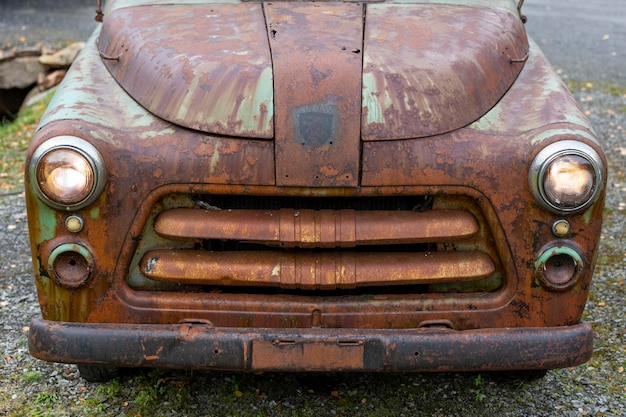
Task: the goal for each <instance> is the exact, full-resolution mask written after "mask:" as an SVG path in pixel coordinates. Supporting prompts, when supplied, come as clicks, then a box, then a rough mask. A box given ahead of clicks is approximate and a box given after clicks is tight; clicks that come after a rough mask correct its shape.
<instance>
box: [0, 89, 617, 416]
mask: <svg viewBox="0 0 626 417" xmlns="http://www.w3.org/2000/svg"><path fill="white" fill-rule="evenodd" d="M582 87H583V89H584V90H586V91H583V92H581V93H577V97H578V99H579V101H580V103H581V105H582V106H583V108H584V109H585V110H586V111H587V113H588V116H589V117H590V119H591V120H592V122H593V123H594V125H595V127H596V130H597V131H598V133H599V135H600V136H601V137H603V138H605V139H606V143H605V150H606V152H607V156H608V158H609V161H610V167H609V169H610V177H609V186H608V200H607V205H606V221H605V230H604V236H603V240H602V244H601V245H602V250H601V254H600V257H599V264H598V267H597V273H596V276H595V279H594V285H593V289H592V295H591V297H590V300H589V303H588V305H587V310H586V314H585V320H586V321H590V322H592V323H593V325H594V330H595V331H596V347H595V353H594V357H593V359H592V360H591V361H590V362H589V363H587V364H585V365H582V366H580V367H577V368H573V369H562V370H556V371H550V372H548V374H547V376H546V377H545V378H543V379H541V380H535V381H525V380H522V379H518V378H516V377H515V376H513V375H501V374H495V375H494V374H484V373H483V374H398V375H395V374H391V375H390V374H322V375H319V374H314V375H310V374H279V373H266V374H239V373H223V372H213V373H209V372H206V373H199V372H183V371H162V370H155V371H142V372H138V373H134V374H128V375H122V376H121V377H120V378H119V379H117V380H115V381H113V382H111V383H107V384H95V383H88V382H86V381H85V380H83V379H82V378H80V376H79V373H78V371H77V369H76V368H75V367H74V366H72V365H61V364H48V363H44V362H41V361H38V360H35V359H33V358H32V357H30V356H29V354H28V349H27V346H26V332H27V330H28V327H27V326H28V323H29V320H30V319H31V318H32V317H34V316H37V315H38V314H39V310H38V305H37V300H36V295H35V288H34V285H33V279H32V275H31V263H30V258H29V250H28V244H27V237H26V234H27V224H26V213H25V207H24V201H23V196H21V195H4V196H2V197H0V233H1V234H2V239H0V354H1V355H2V360H1V362H0V415H7V416H29V415H50V416H52V415H54V416H57V415H75V416H82V415H105V416H126V415H134V416H137V415H144V416H145V415H163V416H173V415H185V416H224V415H238V416H240V415H249V416H268V415H271V416H305V415H311V416H313V415H315V416H318V415H374V416H413V415H426V416H431V415H432V416H474V415H475V416H482V415H499V416H626V373H624V367H625V366H626V348H625V346H626V303H625V302H624V298H625V297H624V296H625V293H626V286H625V284H624V277H625V276H626V273H625V272H626V253H625V249H624V248H626V218H625V215H626V199H625V197H624V196H625V194H624V191H625V190H626V138H625V135H624V129H623V127H624V126H626V97H625V96H623V95H622V96H619V95H615V94H613V95H611V94H608V93H604V92H602V91H600V90H601V89H600V88H598V87H594V86H591V85H586V86H582ZM622 90H623V89H622ZM621 94H624V92H623V91H622V92H621Z"/></svg>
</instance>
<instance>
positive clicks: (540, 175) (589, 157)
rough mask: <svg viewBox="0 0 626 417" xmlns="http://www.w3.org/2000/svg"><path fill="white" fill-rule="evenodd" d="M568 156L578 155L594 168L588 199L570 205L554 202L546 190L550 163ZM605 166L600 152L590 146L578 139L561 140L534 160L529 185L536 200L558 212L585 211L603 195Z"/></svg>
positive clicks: (547, 147) (543, 150)
mask: <svg viewBox="0 0 626 417" xmlns="http://www.w3.org/2000/svg"><path fill="white" fill-rule="evenodd" d="M566 156H577V157H580V158H583V159H585V160H586V161H587V162H588V163H589V165H590V166H591V168H592V170H593V178H592V184H591V190H590V191H589V192H588V196H587V198H586V199H584V200H583V201H581V202H580V203H579V204H576V205H573V206H568V205H559V203H558V202H557V201H553V200H552V199H551V198H550V196H549V195H548V193H547V192H546V189H545V183H546V175H547V173H548V170H549V168H550V166H551V165H552V164H553V163H554V162H555V161H557V160H559V159H561V158H563V157H566ZM603 172H604V165H603V162H602V159H601V158H600V155H599V154H598V153H597V152H596V151H595V150H594V149H593V148H592V147H591V146H589V145H587V144H586V143H583V142H579V141H576V140H561V141H558V142H554V143H551V144H550V145H548V146H546V147H545V148H544V149H542V150H541V151H540V152H539V153H538V154H537V156H535V158H534V159H533V161H532V163H531V165H530V171H529V175H528V185H529V187H530V191H531V193H532V194H533V196H534V197H535V200H537V202H538V203H539V204H540V205H541V206H542V207H544V208H545V209H546V210H548V211H551V212H553V213H556V214H561V215H562V214H574V213H580V212H581V211H584V210H585V209H587V208H588V207H589V206H591V205H592V204H593V203H594V202H596V201H597V199H598V197H599V196H600V191H601V189H602V184H603V183H604V174H603Z"/></svg>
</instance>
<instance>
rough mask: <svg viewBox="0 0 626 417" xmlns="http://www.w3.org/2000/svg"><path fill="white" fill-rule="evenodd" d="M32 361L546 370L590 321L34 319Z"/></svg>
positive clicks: (572, 351)
mask: <svg viewBox="0 0 626 417" xmlns="http://www.w3.org/2000/svg"><path fill="white" fill-rule="evenodd" d="M29 348H30V352H31V354H32V355H33V356H35V357H37V358H39V359H43V360H46V361H54V362H63V363H85V364H110V365H115V366H120V367H138V366H149V367H163V368H189V369H219V370H265V371H451V370H455V371H460V370H465V371H477V370H484V371H487V370H513V369H552V368H562V367H568V366H574V365H578V364H581V363H584V362H586V361H587V360H589V358H590V357H591V353H592V348H593V336H592V330H591V325H589V324H578V325H574V326H567V327H552V328H507V329H483V330H467V331H454V330H445V329H439V328H422V329H404V330H356V329H310V328H307V329H254V328H215V327H211V326H208V325H204V324H177V325H155V324H126V325H120V324H93V323H91V324H90V323H61V322H53V321H46V320H41V319H34V320H33V321H32V322H31V327H30V335H29Z"/></svg>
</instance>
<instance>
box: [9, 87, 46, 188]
mask: <svg viewBox="0 0 626 417" xmlns="http://www.w3.org/2000/svg"><path fill="white" fill-rule="evenodd" d="M51 98H52V93H49V94H48V95H47V96H46V97H45V99H44V100H42V101H40V102H37V103H35V104H33V105H32V106H30V107H28V108H26V109H24V111H22V112H21V113H20V114H19V115H18V117H17V118H16V119H15V120H14V121H13V122H5V121H0V194H9V193H15V192H19V191H21V190H22V188H23V186H24V160H25V157H26V149H27V148H28V144H29V142H30V138H31V136H32V135H33V132H34V131H35V128H36V127H37V123H39V119H40V118H41V115H42V114H43V112H44V110H45V109H46V106H47V105H48V103H49V102H50V99H51Z"/></svg>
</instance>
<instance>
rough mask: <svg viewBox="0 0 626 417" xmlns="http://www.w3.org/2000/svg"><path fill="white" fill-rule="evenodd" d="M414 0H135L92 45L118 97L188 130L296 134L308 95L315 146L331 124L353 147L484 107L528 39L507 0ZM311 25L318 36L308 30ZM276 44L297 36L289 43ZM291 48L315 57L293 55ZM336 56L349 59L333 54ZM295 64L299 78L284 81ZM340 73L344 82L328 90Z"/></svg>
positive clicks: (467, 116)
mask: <svg viewBox="0 0 626 417" xmlns="http://www.w3.org/2000/svg"><path fill="white" fill-rule="evenodd" d="M425 1H426V2H425V3H420V4H406V3H402V4H390V3H376V4H357V3H350V5H349V6H346V3H332V2H318V3H302V2H294V3H287V2H280V3H274V4H279V5H280V6H279V7H280V10H279V11H278V12H276V13H271V12H270V13H268V10H269V8H271V7H272V4H265V3H253V2H246V3H232V2H231V3H223V4H203V3H202V2H200V1H191V2H189V3H188V4H178V5H172V4H169V5H168V4H161V5H147V4H143V5H142V2H141V1H135V2H134V3H133V2H131V3H132V7H120V8H112V10H109V14H108V15H107V16H106V17H105V23H104V28H103V31H102V34H101V36H100V39H99V41H98V47H99V50H100V54H101V57H102V59H103V61H104V62H105V64H106V66H107V68H108V69H109V71H110V72H111V74H112V75H113V77H114V78H115V79H116V80H117V81H118V83H119V84H120V85H121V86H122V87H123V88H124V89H125V90H126V91H127V92H128V94H129V95H131V96H132V97H133V98H134V99H135V100H136V101H137V102H139V103H140V104H141V105H142V106H144V107H145V108H146V109H148V110H149V111H150V112H152V113H153V114H155V115H157V116H158V117H160V118H163V119H165V120H168V121H170V122H172V123H175V124H178V125H181V126H185V127H188V128H192V129H197V130H201V131H204V132H209V133H216V134H224V135H230V136H240V137H250V138H261V139H263V138H265V139H271V138H275V137H276V135H277V130H279V129H280V128H279V126H281V125H283V126H286V129H285V130H283V131H282V132H281V135H282V136H285V137H284V138H283V139H284V140H289V139H288V138H286V137H289V136H295V135H296V134H297V133H298V132H297V128H295V127H294V126H295V125H294V123H296V122H295V121H294V120H292V119H293V117H295V116H294V113H293V111H294V108H289V106H296V107H299V108H305V107H302V106H307V105H308V106H309V107H308V108H309V109H313V110H314V111H313V113H315V115H314V116H311V117H308V116H307V118H306V123H307V128H308V129H310V128H312V127H314V126H312V125H311V123H316V121H318V122H320V123H325V126H324V128H323V129H322V132H323V133H324V132H325V133H324V134H325V135H331V136H332V135H334V136H332V137H321V136H320V134H313V135H312V136H311V138H314V140H315V141H316V143H315V146H318V147H319V146H323V145H325V144H327V143H334V142H333V139H334V138H335V137H336V136H338V135H340V134H341V132H343V134H349V135H356V136H357V143H356V144H357V145H358V140H360V139H363V140H390V139H403V138H414V137H423V136H430V135H435V134H440V133H444V132H448V131H451V130H455V129H458V128H460V127H463V126H465V125H467V124H469V123H471V122H473V121H475V120H476V119H478V118H479V117H480V116H481V115H482V114H484V113H485V112H487V111H488V110H489V109H490V108H492V107H493V106H494V105H495V104H496V103H497V101H498V100H499V99H500V98H501V97H502V96H503V95H504V93H505V92H506V91H507V89H508V88H509V87H510V86H511V84H512V83H513V81H514V80H515V78H516V77H517V75H518V73H519V71H520V70H521V67H522V65H523V60H524V57H525V56H526V54H527V51H528V44H527V40H526V36H525V33H524V27H523V24H522V23H521V21H520V19H519V16H518V15H517V12H516V10H515V8H514V7H511V5H513V6H514V3H513V2H512V1H511V2H509V1H503V2H502V3H500V2H498V1H494V2H493V3H491V4H497V5H498V6H501V7H491V6H489V7H488V5H489V4H490V3H488V2H484V1H480V0H462V1H461V0H458V3H460V4H442V3H443V1H437V2H432V3H431V2H430V1H428V0H425ZM165 3H167V2H165ZM114 4H115V3H114ZM276 7H278V6H276ZM348 9H349V10H348ZM275 10H278V9H275ZM346 13H348V14H349V16H348V18H346V16H347V15H346ZM303 16H305V17H303ZM365 17H366V19H365ZM276 19H278V20H276ZM303 19H304V20H306V21H307V29H306V30H302V31H298V30H287V31H285V32H284V33H283V32H281V24H282V25H285V26H284V27H287V26H288V25H290V24H292V23H293V22H299V21H302V20H303ZM334 19H335V20H336V21H337V24H333V20H334ZM342 19H343V22H345V21H348V20H350V21H352V20H355V21H356V22H357V23H356V27H355V24H349V25H345V24H343V23H342ZM317 21H319V22H320V25H319V28H320V29H319V30H317V29H316V27H317V26H316V22H317ZM322 22H324V23H322ZM329 30H330V31H331V33H329V32H328V31H329ZM322 31H324V33H322ZM348 31H349V32H348ZM318 34H319V35H320V42H316V40H315V39H311V38H310V37H311V36H317V35H318ZM322 35H323V36H322ZM353 41H356V43H354V42H353ZM285 45H286V46H289V45H296V46H298V45H306V48H304V47H301V48H299V53H296V54H289V53H287V52H288V49H287V48H285V47H284V46H285ZM304 49H307V50H309V51H311V52H312V54H311V56H315V57H316V59H317V60H320V61H319V62H322V64H320V65H318V64H317V62H311V60H307V59H303V57H306V56H307V55H306V51H305V50H304ZM346 55H350V56H351V58H345V56H346ZM350 59H351V60H352V61H355V60H356V61H355V62H356V63H357V65H353V64H351V63H349V64H346V62H347V61H349V60H350ZM352 61H351V62H352ZM335 63H336V64H335ZM300 75H301V76H302V77H305V78H306V77H308V78H307V79H306V80H305V82H304V83H305V84H306V86H303V85H300V84H298V83H296V81H297V78H298V77H299V76H300ZM327 78H332V79H334V80H335V81H334V82H326V81H327ZM341 80H344V82H343V83H342V82H341ZM355 80H356V84H355ZM294 83H295V84H294ZM296 84H298V85H296ZM342 84H346V85H347V86H348V87H349V88H345V89H338V88H337V86H338V85H342ZM278 86H280V87H281V88H279V87H278ZM295 87H297V88H295ZM352 87H356V88H352ZM275 103H276V104H277V105H276V106H275ZM281 103H290V104H289V105H288V106H286V105H283V104H281ZM337 103H339V104H337ZM355 103H356V110H355V107H354V104H355ZM325 114H328V115H330V116H328V117H326V116H324V115H325ZM303 120H304V119H303ZM329 123H330V124H329ZM333 123H336V124H333ZM348 125H349V126H348ZM346 126H347V127H346ZM292 128H294V129H296V130H293V129H292ZM290 132H294V133H293V135H292V134H291V133H290ZM309 133H311V132H309ZM292 139H293V138H292ZM293 140H295V139H293ZM350 142H351V143H354V142H353V141H352V140H351V141H350ZM338 169H339V170H341V169H340V168H338ZM344 171H345V170H344ZM348 171H350V170H349V169H348ZM338 175H344V177H345V178H348V177H350V176H351V175H355V176H356V171H351V172H347V173H340V174H338Z"/></svg>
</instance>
